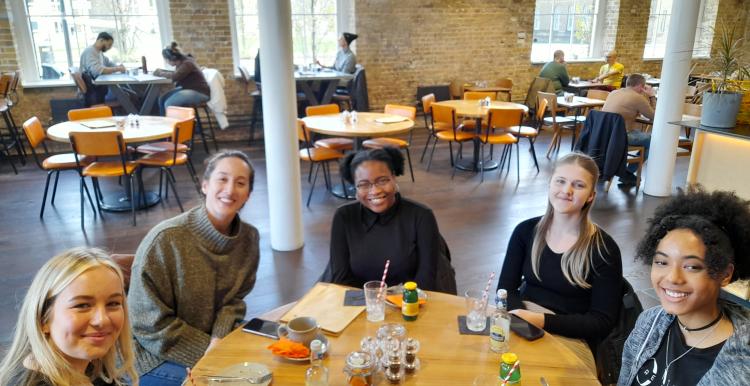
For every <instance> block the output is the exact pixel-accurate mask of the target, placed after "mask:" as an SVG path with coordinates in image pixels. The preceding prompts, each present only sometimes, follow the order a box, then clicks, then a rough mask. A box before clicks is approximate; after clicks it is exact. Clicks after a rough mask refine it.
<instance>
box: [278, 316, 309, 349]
mask: <svg viewBox="0 0 750 386" xmlns="http://www.w3.org/2000/svg"><path fill="white" fill-rule="evenodd" d="M276 332H277V333H278V334H279V337H280V338H287V339H289V340H291V341H295V342H299V343H302V344H304V345H305V346H308V347H309V346H310V342H312V341H313V340H315V339H316V338H317V337H318V334H319V332H320V327H319V326H318V322H317V321H316V320H315V319H314V318H311V317H309V316H300V317H298V318H294V319H292V320H290V321H289V323H287V324H286V325H281V326H279V328H278V329H277V331H276Z"/></svg>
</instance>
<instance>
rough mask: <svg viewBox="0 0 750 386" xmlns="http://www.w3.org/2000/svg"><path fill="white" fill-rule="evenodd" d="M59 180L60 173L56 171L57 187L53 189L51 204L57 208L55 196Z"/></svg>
mask: <svg viewBox="0 0 750 386" xmlns="http://www.w3.org/2000/svg"><path fill="white" fill-rule="evenodd" d="M59 179H60V171H59V170H56V171H55V185H54V186H53V187H52V200H51V202H50V204H51V205H52V206H55V195H56V194H57V180H59Z"/></svg>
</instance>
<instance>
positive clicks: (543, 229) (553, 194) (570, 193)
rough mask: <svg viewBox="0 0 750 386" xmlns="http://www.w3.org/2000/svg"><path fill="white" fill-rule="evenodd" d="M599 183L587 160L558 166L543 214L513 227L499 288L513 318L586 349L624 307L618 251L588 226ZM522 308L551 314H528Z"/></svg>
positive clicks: (569, 159)
mask: <svg viewBox="0 0 750 386" xmlns="http://www.w3.org/2000/svg"><path fill="white" fill-rule="evenodd" d="M598 176H599V170H598V168H597V166H596V163H595V162H594V161H593V160H592V159H591V158H590V157H588V156H586V155H583V154H579V153H572V154H569V155H567V156H565V157H563V158H561V159H560V160H558V162H557V165H556V167H555V171H554V173H553V176H552V180H551V181H550V185H549V204H548V206H547V212H546V213H545V214H544V216H542V217H535V218H531V219H529V220H526V221H523V222H522V223H520V224H518V226H516V229H515V230H514V231H513V234H512V236H511V238H510V241H509V243H508V249H507V251H506V255H505V262H504V263H503V269H502V272H501V274H500V281H499V285H498V288H505V289H506V290H508V301H509V304H508V306H509V308H510V309H511V310H512V311H511V313H514V314H516V315H518V316H519V317H521V318H523V319H525V320H527V321H528V322H530V323H532V324H534V325H536V326H537V327H540V328H543V329H545V330H546V331H548V332H550V333H553V334H558V335H562V336H565V337H569V338H578V339H585V340H586V341H588V342H589V343H591V342H595V341H596V340H598V339H601V338H604V337H605V336H607V335H608V334H609V333H610V332H611V331H612V328H613V327H614V325H615V321H616V319H617V317H618V315H617V314H618V311H619V307H620V304H621V302H622V260H621V257H620V249H619V248H618V247H617V243H615V241H614V240H613V239H612V238H611V237H610V236H609V235H608V234H607V233H606V232H604V231H603V230H602V229H601V228H599V227H598V226H597V225H596V224H594V223H592V222H591V220H590V219H589V211H590V209H591V206H592V205H593V203H594V198H595V196H596V190H595V184H596V181H597V179H598ZM522 284H524V285H523V289H522V290H520V289H519V287H522ZM524 302H531V303H534V304H536V305H538V306H541V307H543V308H546V309H548V310H550V311H552V312H553V313H549V312H544V313H543V312H534V311H531V310H527V309H525V308H527V307H525V306H526V305H529V304H528V303H527V304H526V305H525V304H524ZM529 308H531V307H529Z"/></svg>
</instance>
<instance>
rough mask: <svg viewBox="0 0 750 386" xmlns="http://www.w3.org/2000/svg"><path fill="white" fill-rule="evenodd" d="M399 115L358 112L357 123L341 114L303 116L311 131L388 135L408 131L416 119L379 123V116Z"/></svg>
mask: <svg viewBox="0 0 750 386" xmlns="http://www.w3.org/2000/svg"><path fill="white" fill-rule="evenodd" d="M392 117H398V115H393V114H384V113H366V112H362V113H360V112H357V123H351V122H350V123H344V121H343V119H341V114H325V115H314V116H311V117H305V118H302V120H303V121H304V122H305V125H306V126H307V128H308V129H309V130H310V131H313V132H316V133H320V134H325V135H332V136H337V137H387V136H393V135H399V134H403V133H408V132H409V131H411V129H412V128H413V127H414V121H412V120H411V119H406V120H404V121H402V122H395V123H379V122H377V121H376V120H377V119H379V118H392Z"/></svg>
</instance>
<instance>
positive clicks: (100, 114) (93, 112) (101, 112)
mask: <svg viewBox="0 0 750 386" xmlns="http://www.w3.org/2000/svg"><path fill="white" fill-rule="evenodd" d="M111 116H112V108H111V107H109V106H93V107H87V108H85V109H73V110H70V111H68V120H69V121H80V120H83V119H94V118H109V117H111Z"/></svg>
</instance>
